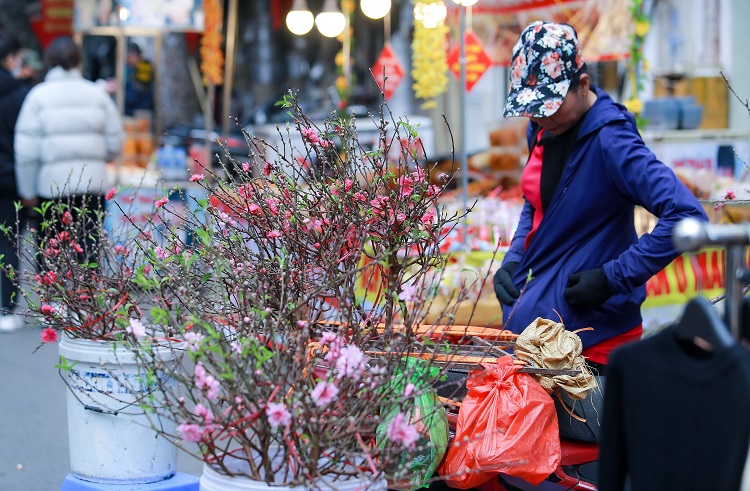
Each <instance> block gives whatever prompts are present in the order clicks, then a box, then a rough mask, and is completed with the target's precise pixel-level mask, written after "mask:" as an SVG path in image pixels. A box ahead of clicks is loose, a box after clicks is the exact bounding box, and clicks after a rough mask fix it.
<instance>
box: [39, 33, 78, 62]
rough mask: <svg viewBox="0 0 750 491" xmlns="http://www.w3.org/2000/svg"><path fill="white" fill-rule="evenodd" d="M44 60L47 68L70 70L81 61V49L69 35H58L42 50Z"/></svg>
mask: <svg viewBox="0 0 750 491" xmlns="http://www.w3.org/2000/svg"><path fill="white" fill-rule="evenodd" d="M44 61H45V63H46V64H47V66H48V67H49V68H54V67H56V66H59V67H62V68H64V69H65V70H70V69H71V68H75V67H77V66H78V65H79V64H80V63H81V50H80V49H78V45H77V44H76V43H75V41H73V39H72V38H71V37H70V36H60V37H59V38H57V39H55V40H54V41H52V44H50V45H49V47H48V48H47V51H45V52H44Z"/></svg>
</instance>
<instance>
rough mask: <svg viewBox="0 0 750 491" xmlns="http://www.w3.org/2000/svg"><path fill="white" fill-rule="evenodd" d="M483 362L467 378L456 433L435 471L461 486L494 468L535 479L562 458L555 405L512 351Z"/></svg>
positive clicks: (475, 481)
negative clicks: (522, 370) (523, 371)
mask: <svg viewBox="0 0 750 491" xmlns="http://www.w3.org/2000/svg"><path fill="white" fill-rule="evenodd" d="M482 366H484V368H485V369H484V370H480V371H475V372H472V373H471V374H470V376H469V379H468V381H467V383H466V386H467V388H468V389H469V392H468V394H467V396H466V398H464V400H463V403H462V404H461V409H460V410H459V412H458V421H457V423H456V435H455V437H454V438H453V442H452V443H451V445H450V447H449V448H448V453H447V454H446V456H445V458H444V459H443V463H442V465H441V466H440V469H439V470H438V472H439V474H440V475H441V476H443V478H444V479H445V482H446V483H447V484H448V485H449V486H451V487H454V488H459V489H468V488H473V487H476V486H478V485H480V484H483V483H485V482H487V481H489V480H490V479H492V478H493V477H494V476H496V475H497V474H498V473H503V474H507V475H509V476H515V477H519V478H521V479H524V480H526V481H528V482H530V483H532V484H534V485H536V484H539V483H540V482H542V481H543V480H544V479H545V478H546V477H547V476H549V475H550V474H551V473H552V472H553V471H554V470H555V469H556V468H557V466H558V464H559V463H560V435H559V433H558V427H557V415H556V413H555V404H554V402H553V400H552V398H551V397H550V396H549V395H548V394H547V393H546V392H545V391H544V389H543V388H542V387H541V386H540V385H539V384H538V383H537V382H536V381H535V380H534V379H533V378H532V377H531V376H530V375H528V374H525V373H518V370H519V368H521V367H520V366H518V365H514V364H513V360H512V358H511V357H510V356H504V357H502V358H499V359H498V360H497V363H496V364H494V363H487V364H482Z"/></svg>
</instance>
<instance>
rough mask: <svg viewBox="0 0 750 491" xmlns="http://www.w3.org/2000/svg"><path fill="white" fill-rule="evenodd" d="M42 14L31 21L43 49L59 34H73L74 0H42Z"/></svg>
mask: <svg viewBox="0 0 750 491" xmlns="http://www.w3.org/2000/svg"><path fill="white" fill-rule="evenodd" d="M41 3H42V8H41V15H40V16H39V17H38V18H36V19H33V20H32V21H31V28H32V29H33V31H34V34H36V37H37V39H38V40H39V44H40V45H41V47H42V49H45V48H46V47H47V46H49V44H50V43H51V42H52V41H54V39H55V38H57V37H59V36H71V35H72V34H73V0H42V2H41Z"/></svg>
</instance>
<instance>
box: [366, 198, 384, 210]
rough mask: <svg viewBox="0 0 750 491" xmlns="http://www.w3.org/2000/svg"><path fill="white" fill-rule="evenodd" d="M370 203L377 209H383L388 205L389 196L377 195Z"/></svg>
mask: <svg viewBox="0 0 750 491" xmlns="http://www.w3.org/2000/svg"><path fill="white" fill-rule="evenodd" d="M370 204H371V205H372V207H373V208H375V210H376V211H383V210H385V208H386V207H387V206H388V196H382V195H381V196H376V197H375V198H374V199H372V200H370Z"/></svg>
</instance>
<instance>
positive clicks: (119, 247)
mask: <svg viewBox="0 0 750 491" xmlns="http://www.w3.org/2000/svg"><path fill="white" fill-rule="evenodd" d="M115 252H116V253H117V254H121V255H124V254H127V253H128V250H127V249H126V248H125V246H124V245H122V244H117V245H116V246H115Z"/></svg>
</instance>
